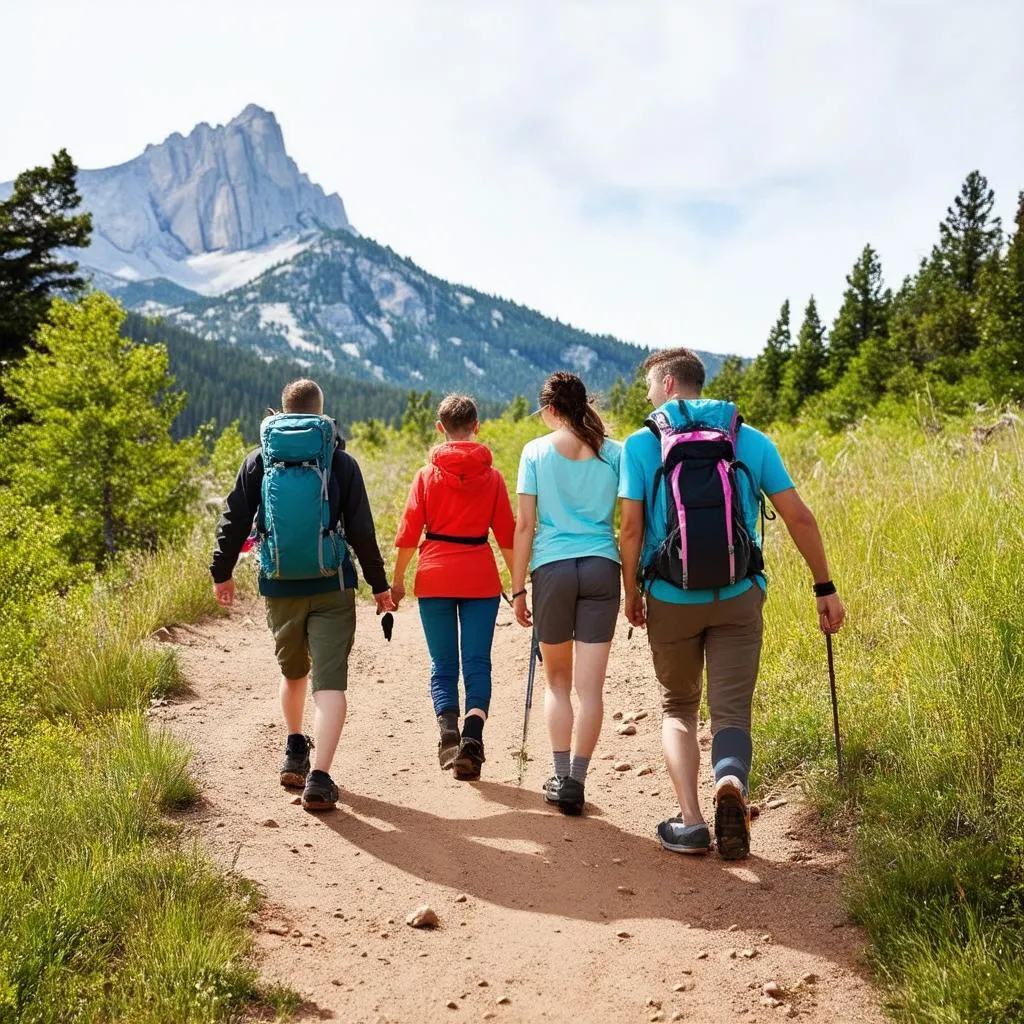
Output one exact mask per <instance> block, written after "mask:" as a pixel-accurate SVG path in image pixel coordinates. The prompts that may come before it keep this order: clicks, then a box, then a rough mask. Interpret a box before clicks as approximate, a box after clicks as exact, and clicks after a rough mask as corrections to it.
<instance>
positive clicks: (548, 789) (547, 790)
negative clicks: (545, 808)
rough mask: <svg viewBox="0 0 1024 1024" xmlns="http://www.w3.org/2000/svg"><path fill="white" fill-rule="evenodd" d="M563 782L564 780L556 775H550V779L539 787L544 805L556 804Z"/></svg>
mask: <svg viewBox="0 0 1024 1024" xmlns="http://www.w3.org/2000/svg"><path fill="white" fill-rule="evenodd" d="M564 781H565V780H564V779H560V778H559V777H558V776H557V775H552V776H551V778H550V779H548V781H547V782H545V783H544V785H543V786H541V792H542V793H543V794H544V800H545V802H546V803H549V804H557V803H558V795H559V793H561V792H562V783H563V782H564Z"/></svg>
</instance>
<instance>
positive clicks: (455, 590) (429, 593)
mask: <svg viewBox="0 0 1024 1024" xmlns="http://www.w3.org/2000/svg"><path fill="white" fill-rule="evenodd" d="M492 462H493V459H492V457H491V450H490V448H488V447H487V446H486V445H482V444H478V443H477V442H476V441H449V442H448V443H446V444H442V445H438V446H437V447H436V448H435V449H434V450H433V451H432V452H431V453H430V465H429V466H424V467H423V468H422V469H421V470H419V471H418V472H417V473H416V476H415V478H414V479H413V482H412V488H411V489H410V491H409V500H408V502H406V506H405V512H404V513H403V514H402V521H401V523H400V524H399V526H398V536H397V537H396V539H395V547H398V548H414V547H416V546H417V545H418V544H419V543H420V538H421V537H422V535H423V532H424V530H426V532H427V533H436V534H442V535H443V536H446V537H459V538H469V537H486V536H487V535H488V534H489V533H490V532H491V531H492V530H493V531H494V539H495V540H496V541H497V542H498V547H500V548H510V547H512V540H513V534H514V532H515V525H516V524H515V518H514V517H513V515H512V506H511V504H510V503H509V500H508V489H507V488H506V487H505V481H504V480H503V479H502V476H501V474H500V473H499V472H498V471H497V470H496V469H495V468H494V467H493V465H492ZM413 592H414V593H415V595H416V596H417V597H497V596H498V595H499V594H500V593H501V578H500V577H499V575H498V566H497V564H496V563H495V561H494V553H493V552H492V550H491V546H490V544H459V543H456V542H454V541H444V540H425V541H424V542H423V546H422V547H421V548H420V557H419V563H418V565H417V568H416V579H415V581H414V583H413Z"/></svg>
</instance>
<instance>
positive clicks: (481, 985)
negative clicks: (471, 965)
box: [476, 979, 489, 988]
mask: <svg viewBox="0 0 1024 1024" xmlns="http://www.w3.org/2000/svg"><path fill="white" fill-rule="evenodd" d="M476 984H477V987H478V988H488V987H489V983H488V982H486V981H484V980H483V979H481V980H480V981H478V982H477V983H476Z"/></svg>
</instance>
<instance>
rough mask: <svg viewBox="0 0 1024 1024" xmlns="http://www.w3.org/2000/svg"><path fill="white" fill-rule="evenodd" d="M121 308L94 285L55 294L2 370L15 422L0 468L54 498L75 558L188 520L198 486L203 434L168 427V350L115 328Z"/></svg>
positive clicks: (152, 540)
mask: <svg viewBox="0 0 1024 1024" xmlns="http://www.w3.org/2000/svg"><path fill="white" fill-rule="evenodd" d="M123 319H124V311H123V310H122V309H121V307H120V306H118V304H117V303H116V302H114V300H113V299H111V298H110V297H109V296H107V295H104V294H102V293H101V292H95V293H93V294H91V295H89V296H87V297H86V298H85V299H83V300H82V301H81V302H79V303H70V302H67V301H65V300H63V299H55V300H54V302H53V304H52V305H51V307H50V315H49V320H48V321H47V323H45V324H43V325H42V326H41V327H40V328H39V332H38V341H37V346H36V347H33V348H31V349H29V351H28V353H27V354H26V355H25V357H24V358H23V359H21V360H19V361H18V362H17V363H15V364H14V365H13V366H12V367H11V369H10V370H9V371H8V374H7V376H6V378H5V385H6V388H7V394H8V397H9V398H10V400H11V402H12V403H13V405H14V413H15V416H16V417H18V418H20V420H21V422H19V423H18V425H17V426H15V427H14V428H13V429H12V430H11V431H10V432H9V434H8V435H7V436H6V437H5V438H4V445H3V449H2V456H3V459H2V465H0V471H2V475H3V476H4V477H6V478H7V479H8V480H10V481H11V483H12V484H13V486H14V488H15V489H16V490H17V491H19V492H20V493H21V494H23V495H24V496H25V498H26V499H27V500H28V501H29V502H30V503H31V504H32V505H33V506H34V507H36V506H37V507H42V508H56V509H59V510H60V514H61V518H62V520H63V525H64V528H65V531H66V534H65V538H64V543H65V545H66V550H67V551H68V553H69V554H70V556H71V557H72V558H73V559H74V560H75V561H88V562H95V563H96V564H99V563H101V562H103V561H106V560H107V559H109V558H110V557H112V556H113V555H115V554H116V553H117V552H119V551H123V550H125V549H127V548H143V547H145V548H149V547H153V546H154V545H156V544H157V543H158V542H159V541H160V540H161V539H163V538H166V537H172V536H174V535H176V534H177V533H178V532H179V531H180V530H182V529H183V528H185V527H186V526H187V525H188V524H189V523H190V522H191V516H192V514H193V512H194V505H195V501H196V499H197V497H198V481H197V479H196V472H195V468H196V465H197V463H198V460H199V456H200V451H201V448H202V445H201V443H200V442H199V440H198V439H197V438H192V439H189V440H187V441H182V442H175V441H173V440H172V438H171V436H170V428H171V424H172V423H173V422H174V419H175V417H176V416H177V415H178V412H179V411H180V409H181V407H182V406H183V405H184V404H185V401H186V397H185V395H183V394H181V393H179V392H175V391H174V390H173V388H172V386H173V384H174V378H173V377H171V376H170V375H169V374H168V372H167V352H166V350H165V349H164V348H163V347H162V346H159V345H137V344H134V343H133V342H131V341H129V340H128V339H126V338H124V337H122V336H121V334H120V327H121V321H122V320H123Z"/></svg>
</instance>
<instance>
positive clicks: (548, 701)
mask: <svg viewBox="0 0 1024 1024" xmlns="http://www.w3.org/2000/svg"><path fill="white" fill-rule="evenodd" d="M540 648H541V655H542V656H543V658H544V675H545V676H546V677H547V683H548V685H547V689H546V690H545V692H544V717H545V718H546V719H547V724H548V738H549V739H550V740H551V749H552V750H571V749H572V721H573V713H572V701H571V700H570V697H569V695H570V693H571V692H572V641H571V640H567V641H566V642H565V643H564V644H541V645H540Z"/></svg>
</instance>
